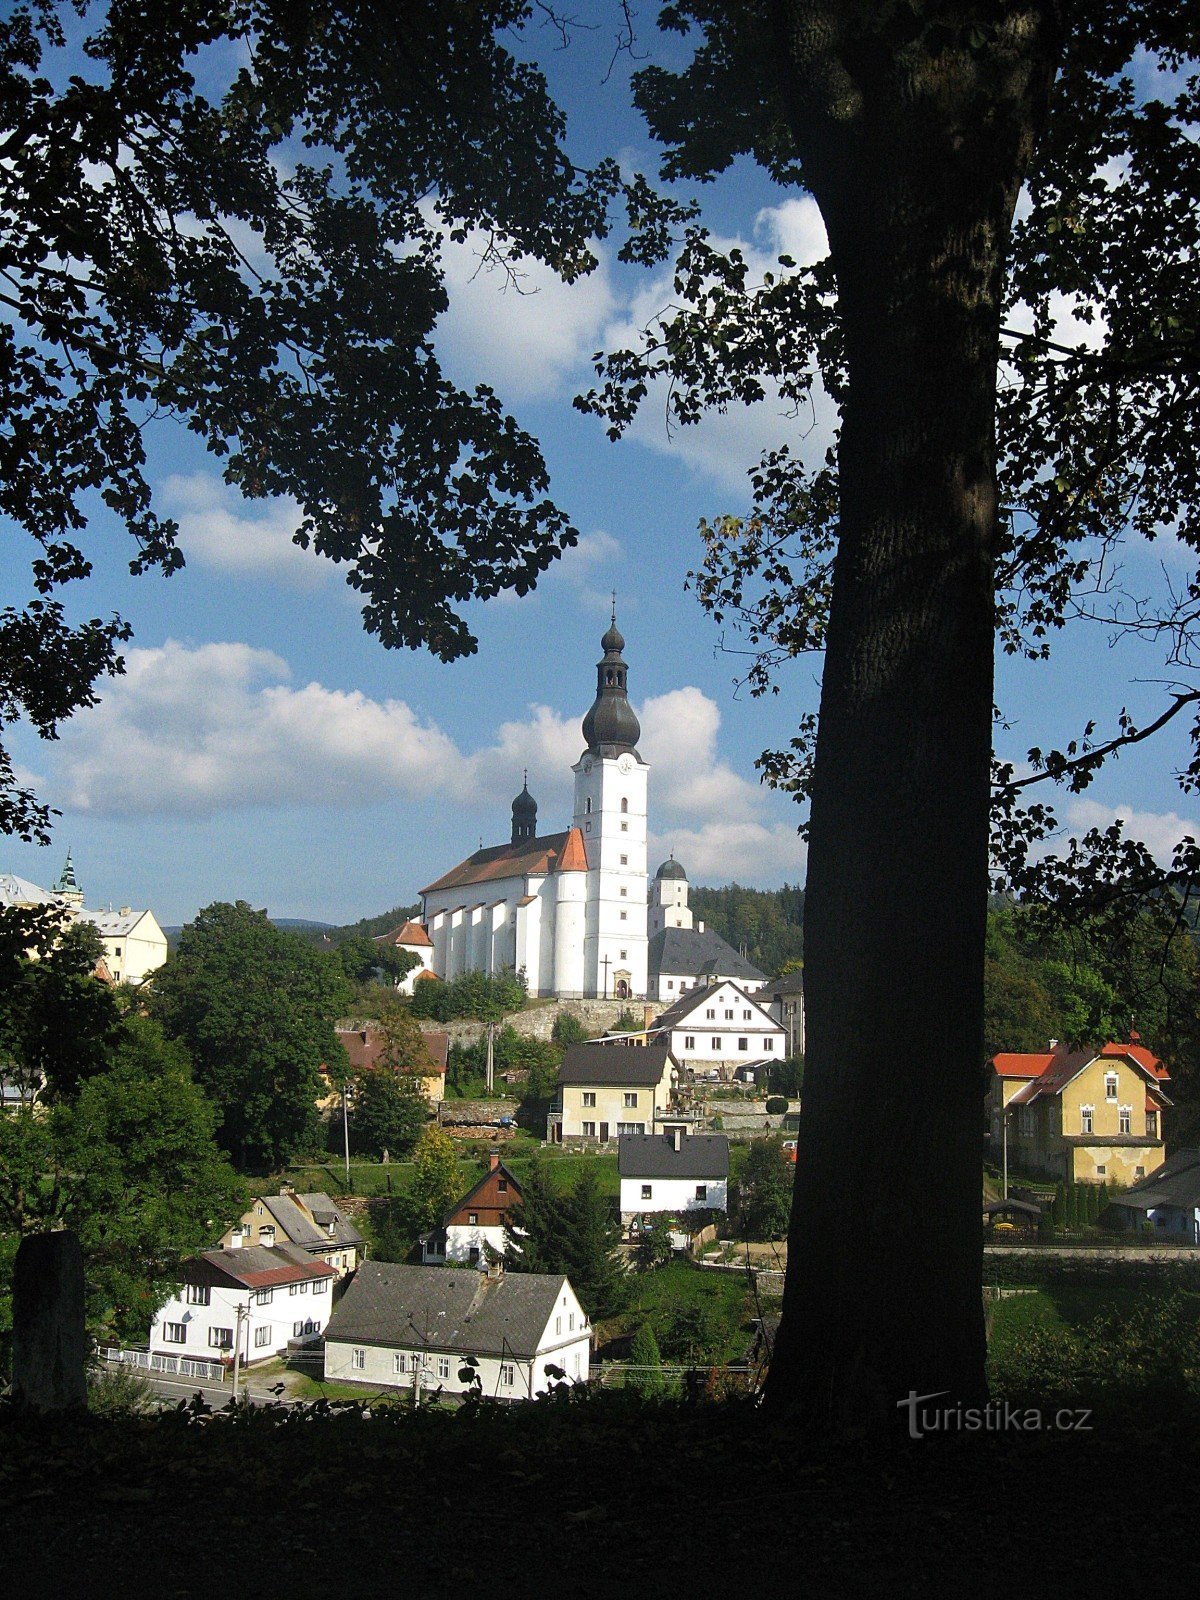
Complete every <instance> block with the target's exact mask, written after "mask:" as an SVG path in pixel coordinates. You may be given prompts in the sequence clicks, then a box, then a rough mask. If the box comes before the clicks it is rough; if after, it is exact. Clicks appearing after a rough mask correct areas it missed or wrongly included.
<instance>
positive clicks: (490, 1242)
mask: <svg viewBox="0 0 1200 1600" xmlns="http://www.w3.org/2000/svg"><path fill="white" fill-rule="evenodd" d="M520 1203H521V1185H520V1184H519V1183H518V1182H517V1180H516V1178H515V1177H514V1176H513V1174H512V1173H511V1172H510V1171H509V1170H508V1168H507V1167H506V1166H505V1165H504V1163H503V1161H501V1159H500V1152H499V1151H498V1150H493V1151H492V1152H491V1155H490V1158H489V1163H488V1170H487V1171H486V1172H485V1173H484V1175H483V1177H482V1178H480V1179H479V1181H478V1183H474V1184H472V1185H471V1187H470V1188H469V1189H468V1190H467V1192H466V1194H464V1195H463V1196H462V1198H461V1199H460V1200H456V1201H455V1202H454V1204H453V1205H452V1206H451V1207H450V1208H449V1210H448V1211H447V1212H446V1214H445V1216H444V1217H443V1218H442V1221H441V1225H440V1226H439V1227H436V1228H431V1229H430V1231H429V1232H428V1233H426V1234H423V1235H422V1236H421V1260H422V1262H423V1263H424V1265H425V1266H427V1267H438V1266H442V1265H443V1264H444V1263H446V1262H451V1263H453V1264H455V1265H465V1266H472V1267H473V1266H479V1265H480V1264H482V1263H484V1262H486V1261H487V1259H488V1252H489V1251H491V1253H492V1255H493V1257H495V1256H502V1255H503V1254H504V1253H505V1250H506V1249H507V1248H508V1241H507V1239H506V1238H505V1235H504V1224H505V1222H506V1221H507V1220H508V1219H509V1218H510V1217H511V1215H512V1212H513V1209H514V1207H516V1206H519V1205H520Z"/></svg>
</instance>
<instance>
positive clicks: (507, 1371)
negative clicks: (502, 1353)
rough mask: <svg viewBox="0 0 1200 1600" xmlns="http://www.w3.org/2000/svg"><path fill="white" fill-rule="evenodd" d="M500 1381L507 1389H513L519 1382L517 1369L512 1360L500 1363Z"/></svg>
mask: <svg viewBox="0 0 1200 1600" xmlns="http://www.w3.org/2000/svg"><path fill="white" fill-rule="evenodd" d="M500 1382H501V1384H502V1385H503V1387H504V1388H506V1389H512V1388H514V1387H515V1385H516V1382H517V1369H516V1367H515V1366H514V1365H513V1363H512V1362H511V1361H502V1362H501V1363H500Z"/></svg>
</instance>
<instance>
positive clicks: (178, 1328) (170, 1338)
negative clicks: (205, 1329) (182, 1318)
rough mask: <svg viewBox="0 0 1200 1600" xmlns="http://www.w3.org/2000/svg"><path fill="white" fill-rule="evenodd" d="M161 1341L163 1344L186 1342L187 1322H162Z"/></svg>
mask: <svg viewBox="0 0 1200 1600" xmlns="http://www.w3.org/2000/svg"><path fill="white" fill-rule="evenodd" d="M163 1343H164V1344H186V1343H187V1323H186V1322H167V1323H164V1324H163Z"/></svg>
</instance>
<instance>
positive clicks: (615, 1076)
mask: <svg viewBox="0 0 1200 1600" xmlns="http://www.w3.org/2000/svg"><path fill="white" fill-rule="evenodd" d="M673 1059H674V1058H673V1057H672V1056H671V1052H670V1050H669V1049H668V1048H667V1046H666V1045H665V1044H652V1045H637V1044H573V1045H571V1046H570V1047H569V1048H568V1050H567V1053H566V1055H565V1056H564V1057H563V1064H562V1066H561V1067H559V1069H558V1081H559V1083H599V1084H626V1083H627V1084H628V1085H629V1086H630V1088H643V1089H649V1088H651V1087H652V1086H653V1085H654V1084H656V1083H658V1082H660V1081H661V1079H662V1075H663V1069H664V1067H665V1066H666V1065H667V1062H668V1060H673Z"/></svg>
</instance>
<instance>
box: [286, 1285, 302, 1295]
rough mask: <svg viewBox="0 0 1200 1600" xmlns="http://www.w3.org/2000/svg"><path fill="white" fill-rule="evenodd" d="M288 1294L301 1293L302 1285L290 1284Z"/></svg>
mask: <svg viewBox="0 0 1200 1600" xmlns="http://www.w3.org/2000/svg"><path fill="white" fill-rule="evenodd" d="M288 1293H289V1294H299V1293H300V1285H299V1284H298V1283H289V1284H288Z"/></svg>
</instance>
